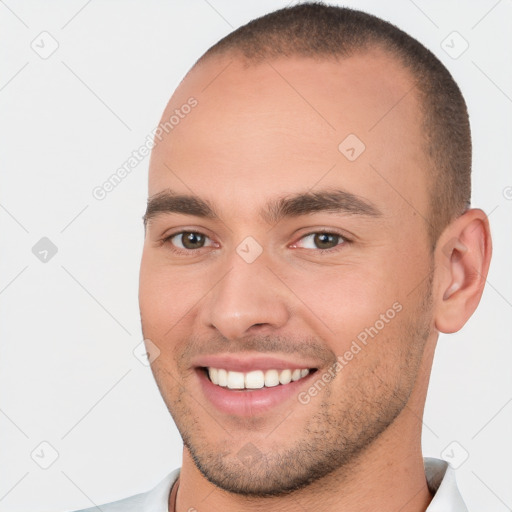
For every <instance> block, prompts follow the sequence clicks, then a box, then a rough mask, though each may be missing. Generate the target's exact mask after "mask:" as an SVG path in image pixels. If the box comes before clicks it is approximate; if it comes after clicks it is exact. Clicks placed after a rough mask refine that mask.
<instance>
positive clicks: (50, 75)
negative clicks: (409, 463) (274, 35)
mask: <svg viewBox="0 0 512 512" xmlns="http://www.w3.org/2000/svg"><path fill="white" fill-rule="evenodd" d="M289 3H290V2H288V1H284V0H283V1H277V0H275V1H271V0H267V1H258V2H256V1H251V2H248V1H247V2H234V1H231V2H229V1H226V0H209V1H206V0H204V1H203V0H196V1H187V2H185V1H180V2H164V1H142V0H140V1H138V2H136V1H127V0H123V1H103V2H100V1H98V0H92V1H91V0H89V1H84V0H68V1H59V2H57V1H53V2H48V1H47V2H37V1H25V2H15V1H14V0H5V1H0V52H1V57H0V58H1V67H0V73H1V74H0V109H1V116H0V119H1V121H0V145H1V155H2V158H1V178H2V186H1V187H0V222H1V232H2V237H1V242H0V243H1V257H0V265H1V273H0V311H1V321H0V339H1V344H0V351H1V352H0V436H1V437H0V443H1V445H0V457H1V463H0V511H9V512H17V511H26V510H33V511H50V510H54V511H55V510H62V511H64V510H69V509H75V508H81V507H85V506H91V505H92V504H93V503H94V504H101V503H104V502H106V501H111V500H114V499H118V498H121V497H124V496H127V495H131V494H134V493H137V492H141V491H144V490H146V489H148V488H150V487H152V486H154V485H155V484H156V482H157V481H159V480H160V479H161V478H163V476H165V475H166V474H167V473H168V472H170V471H171V470H172V469H174V468H175V467H178V466H179V465H180V463H181V439H180V437H179V435H178V432H177V430H176V428H175V426H174V424H173V422H172V419H171V417H170V415H169V414H168V412H167V410H166V408H165V406H164V404H163V401H162V400H161V398H160V395H159V393H158V391H157V388H156V385H155V384H154V382H153V378H152V375H151V373H150V370H149V368H147V367H146V366H144V365H143V364H142V363H141V362H139V360H138V359H137V358H136V357H135V356H134V354H133V350H134V348H135V347H136V346H137V345H138V344H139V343H140V341H141V339H142V335H141V330H140V321H139V310H138V302H137V293H138V289H137V288H138V266H139V260H140V256H141V248H142V241H143V229H142V222H141V216H142V215H143V213H144V209H145V200H146V193H147V185H146V179H147V166H148V159H146V160H144V161H143V162H141V163H140V164H139V165H138V166H137V167H136V168H135V169H134V170H133V171H132V173H131V174H130V175H129V176H127V178H126V179H125V180H124V181H123V182H122V183H121V184H120V185H118V186H117V187H116V188H115V190H113V191H112V192H111V193H110V194H108V196H107V197H106V198H105V199H104V200H103V201H99V200H97V199H95V198H94V197H93V196H92V190H93V188H94V187H96V186H98V185H101V184H102V183H103V182H104V181H105V180H107V179H108V177H109V176H110V175H111V174H112V173H113V172H114V171H115V170H116V169H117V168H118V167H119V166H121V165H122V164H123V163H124V162H125V161H126V159H127V158H128V157H129V156H130V154H131V152H132V151H133V150H134V149H137V148H138V147H139V146H141V145H142V144H143V143H144V141H145V139H146V137H147V135H148V134H149V133H150V132H151V130H152V129H153V128H154V127H155V126H156V125H157V123H158V120H159V117H160V114H161V112H162V110H163V108H164V106H165V104H166V102H167V100H168V99H169V97H170V95H171V93H172V92H173V90H174V88H175V87H176V86H177V85H178V83H179V81H180V80H181V78H182V77H183V75H184V74H185V73H186V71H187V70H188V69H189V67H190V66H191V65H192V64H193V62H194V61H195V59H196V58H198V57H199V56H200V55H201V54H202V53H203V52H204V51H205V50H206V49H207V48H208V47H209V46H210V45H211V44H213V43H214V42H216V41H217V40H218V39H219V38H221V37H222V36H224V35H225V34H227V33H228V32H229V31H231V30H232V28H236V27H238V26H240V25H241V24H244V23H246V22H247V21H249V20H250V19H252V18H254V17H256V16H258V15H261V14H263V13H265V12H268V11H270V10H273V9H276V8H280V7H284V6H285V5H288V4H289ZM344 5H349V6H353V7H357V8H361V9H363V10H367V11H368V12H372V13H374V14H377V15H380V16H381V17H383V18H384V19H387V20H389V21H391V22H393V23H395V24H397V25H398V26H399V27H401V28H403V29H405V30H406V31H408V32H409V33H410V34H411V35H413V36H415V37H416V38H417V39H419V40H420V41H421V42H422V43H423V44H425V45H426V46H427V47H429V48H430V49H431V50H432V51H433V52H434V53H435V54H436V55H438V56H439V57H440V58H441V60H442V61H443V62H444V63H445V64H446V65H447V67H448V68H449V69H450V71H451V72H452V74H453V75H454V77H455V79H456V80H457V81H458V83H459V84H460V86H461V88H462V91H463V93H464V95H465V97H466V100H467V102H468V106H469V110H470V114H471V122H472V129H473V141H474V175H473V183H474V185H473V186H474V193H473V204H474V206H478V207H481V208H483V209H484V210H485V211H486V212H487V213H488V215H489V216H490V222H491V227H492V232H493V236H494V258H493V262H492V265H491V270H490V274H489V279H488V286H487V288H486V290H485V292H484V295H483V299H482V302H481V304H480V307H479V309H478V310H477V312H476V314H475V315H474V316H473V317H472V319H471V320H470V321H469V322H468V324H467V325H466V326H465V327H464V328H463V329H462V331H461V332H459V333H457V334H454V335H450V336H442V337H441V339H440V341H439V345H438V349H437V353H436V358H435V362H434V370H433V373H432V379H431V385H430V391H429V395H428V401H427V407H426V413H425V429H424V435H423V449H424V454H425V455H429V456H434V457H441V453H443V454H444V456H446V457H448V458H451V459H452V461H453V462H454V463H455V464H456V465H459V464H461V461H463V459H464V457H465V454H466V452H467V453H468V454H469V457H468V458H467V460H466V461H464V462H462V464H461V465H460V466H459V467H458V469H457V478H458V482H459V486H460V488H461V492H462V493H463V495H464V497H465V500H466V501H467V503H468V505H469V507H470V509H471V510H474V511H477V510H486V511H490V510H492V511H496V512H501V511H506V510H511V507H512V486H511V485H510V482H511V481H512V458H511V453H512V436H511V431H512V429H511V427H512V378H511V371H510V361H511V355H512V354H511V352H512V348H511V347H512V344H511V327H512V326H511V318H512V314H511V313H512V286H511V277H510V272H509V266H510V261H511V256H512V248H511V239H512V237H511V233H512V230H511V224H512V222H511V218H512V215H511V213H512V200H511V199H512V188H511V187H512V177H511V174H510V168H511V163H512V158H511V147H510V146H511V143H510V141H511V140H512V133H511V132H512V128H511V121H510V119H511V113H512V112H511V111H512V108H511V107H512V87H511V83H512V80H511V79H512V59H511V58H510V53H511V52H510V48H511V42H512V41H511V32H512V31H511V26H510V25H511V23H510V20H511V19H512V2H511V1H510V0H501V1H496V0H485V1H483V0H482V1H466V2H455V1H451V2H450V1H440V0H438V1H426V0H415V1H414V2H413V1H412V0H411V1H409V0H395V1H392V2H381V1H377V0H374V1H369V0H368V1H357V2H356V1H348V2H344ZM43 31H46V32H48V33H49V34H51V37H53V38H54V39H55V40H56V41H57V42H58V45H59V47H58V49H57V50H56V51H55V52H54V53H53V54H52V55H51V56H49V57H48V58H46V59H43V58H41V57H40V56H39V55H38V53H36V51H34V49H32V47H31V43H32V41H34V43H33V45H34V46H36V47H39V51H40V52H41V51H43V48H42V47H44V48H45V49H46V51H48V49H50V48H51V44H52V43H51V40H50V39H48V37H49V36H47V35H43V36H40V34H41V32H43ZM454 31H456V32H458V34H460V36H462V38H464V40H466V41H467V43H468V44H469V48H468V49H467V50H466V51H465V52H464V53H463V54H462V55H460V56H459V57H458V58H453V56H454V55H455V53H458V51H460V50H461V49H462V48H463V46H461V45H462V44H463V40H462V39H461V38H460V37H459V36H457V35H454V34H453V32H454ZM41 38H46V39H43V40H42V39H41ZM443 41H445V43H442V42H443ZM443 45H444V48H443ZM450 47H452V48H451V49H450ZM445 50H446V51H445ZM447 51H448V52H451V53H452V56H450V55H449V54H448V53H447ZM212 128H214V127H212ZM42 237H48V238H49V239H50V240H51V241H52V242H53V243H54V244H55V245H56V246H57V248H58V252H57V254H56V255H55V256H53V257H52V258H51V259H49V261H47V262H46V263H43V262H41V261H40V260H39V259H38V258H36V256H35V255H34V254H33V252H32V247H33V246H34V245H35V244H36V243H37V242H38V241H39V240H40V239H41V238H42ZM43 441H45V442H47V443H49V444H50V445H51V447H53V448H50V447H49V446H48V445H46V444H44V445H41V444H40V443H41V442H43ZM454 441H455V442H456V443H455V444H452V443H453V442H454ZM447 447H448V448H447ZM53 450H55V451H56V452H57V453H58V458H57V459H56V460H55V462H54V463H53V464H52V465H51V466H50V467H49V468H48V469H42V468H41V467H40V465H41V464H42V465H47V464H49V463H50V462H52V456H53V455H54V453H53ZM31 453H32V456H31Z"/></svg>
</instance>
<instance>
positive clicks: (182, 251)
mask: <svg viewBox="0 0 512 512" xmlns="http://www.w3.org/2000/svg"><path fill="white" fill-rule="evenodd" d="M186 233H193V234H195V235H203V236H205V237H206V238H209V237H208V236H207V235H205V234H204V233H201V232H200V231H194V230H186V231H177V232H176V233H171V234H170V235H169V236H167V237H165V238H164V239H162V245H163V244H167V245H169V246H170V247H171V251H172V252H174V253H176V254H179V255H184V256H192V255H193V253H195V252H197V251H199V250H200V249H204V247H200V248H199V249H180V248H178V247H175V246H174V245H173V244H172V242H171V240H172V239H173V238H174V237H175V236H178V235H183V234H186ZM318 234H327V235H334V236H336V237H338V238H340V243H338V244H337V245H336V246H334V247H331V248H330V249H306V250H307V251H314V252H315V253H316V254H318V253H320V254H326V253H330V254H332V253H334V252H338V251H340V250H341V249H342V247H343V246H345V245H347V244H350V243H351V242H352V240H350V239H349V238H347V237H346V236H345V235H342V234H341V233H337V232H336V231H330V230H327V229H326V230H322V229H320V230H317V231H312V232H310V233H306V234H305V235H302V236H301V237H300V238H299V240H303V239H304V238H306V237H308V236H311V235H318Z"/></svg>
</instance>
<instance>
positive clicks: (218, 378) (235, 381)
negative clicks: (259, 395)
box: [200, 366, 317, 391]
mask: <svg viewBox="0 0 512 512" xmlns="http://www.w3.org/2000/svg"><path fill="white" fill-rule="evenodd" d="M200 370H201V371H202V372H203V373H204V374H205V375H206V377H207V378H208V380H209V381H210V382H211V383H212V384H214V385H216V386H219V387H222V388H226V389H229V390H234V391H235V390H238V391H251V390H254V389H264V388H273V387H276V386H286V385H287V384H289V383H290V382H296V381H298V380H301V379H303V378H305V377H307V376H308V375H310V374H311V373H314V372H316V371H317V368H286V369H283V370H277V369H269V370H252V371H249V372H236V371H230V370H226V369H224V368H213V367H204V366H203V367H200Z"/></svg>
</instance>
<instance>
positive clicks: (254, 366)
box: [192, 354, 318, 372]
mask: <svg viewBox="0 0 512 512" xmlns="http://www.w3.org/2000/svg"><path fill="white" fill-rule="evenodd" d="M192 364H193V366H196V367H208V368H223V369H225V370H228V371H233V372H250V371H253V370H263V371H266V370H285V369H287V368H289V369H291V370H293V369H296V368H301V369H302V368H318V366H316V365H315V363H312V362H311V361H293V360H287V359H281V358H275V357H270V356H245V357H242V356H240V355H238V356H237V355H234V354H218V355H210V356H204V357H197V358H195V359H194V360H193V361H192Z"/></svg>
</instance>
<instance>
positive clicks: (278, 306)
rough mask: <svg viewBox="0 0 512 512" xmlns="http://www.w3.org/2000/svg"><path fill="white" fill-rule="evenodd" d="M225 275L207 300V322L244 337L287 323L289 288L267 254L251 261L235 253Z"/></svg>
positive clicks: (230, 336)
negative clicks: (272, 269)
mask: <svg viewBox="0 0 512 512" xmlns="http://www.w3.org/2000/svg"><path fill="white" fill-rule="evenodd" d="M221 275H223V277H222V278H221V279H220V281H219V282H218V283H217V284H216V285H215V286H214V288H213V289H212V291H211V293H209V294H208V295H207V300H206V301H205V302H204V303H203V308H202V311H201V314H200V315H201V319H202V323H203V325H206V326H207V327H209V328H215V329H216V330H218V331H219V332H220V333H221V334H222V335H223V336H224V337H225V338H228V339H241V338H243V337H244V336H246V335H248V334H253V335H254V334H256V333H257V332H259V333H264V332H265V331H274V330H277V329H279V328H281V327H283V326H284V325H285V324H286V323H287V321H288V319H289V317H290V309H289V307H288V305H287V293H286V290H285V289H284V285H283V283H282V282H281V281H280V280H279V279H278V278H277V277H276V276H275V275H274V273H273V272H271V271H270V269H269V268H267V266H266V263H265V261H264V258H263V257H261V256H260V257H259V258H258V259H257V260H256V261H254V262H252V263H247V262H246V261H244V260H243V259H242V258H241V257H240V256H239V255H238V254H236V253H235V254H234V255H233V257H231V258H230V259H229V261H228V262H226V265H225V267H224V268H223V271H222V274H221Z"/></svg>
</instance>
